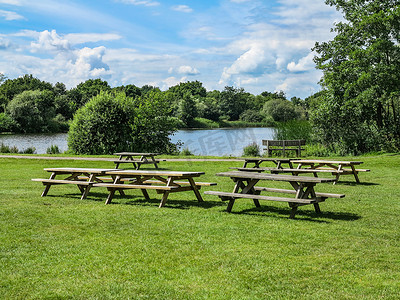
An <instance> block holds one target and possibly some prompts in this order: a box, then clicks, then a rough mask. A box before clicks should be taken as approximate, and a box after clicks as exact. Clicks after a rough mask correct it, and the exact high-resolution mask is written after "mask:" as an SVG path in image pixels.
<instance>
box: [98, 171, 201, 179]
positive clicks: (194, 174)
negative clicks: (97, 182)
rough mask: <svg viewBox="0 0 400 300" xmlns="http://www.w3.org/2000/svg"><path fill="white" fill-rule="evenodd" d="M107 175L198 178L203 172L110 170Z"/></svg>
mask: <svg viewBox="0 0 400 300" xmlns="http://www.w3.org/2000/svg"><path fill="white" fill-rule="evenodd" d="M106 174H107V175H125V176H131V175H139V176H149V175H151V176H168V177H183V176H190V177H198V176H200V175H204V174H205V173H204V172H186V171H184V172H180V171H158V170H157V171H153V170H116V169H110V170H108V171H107V172H106Z"/></svg>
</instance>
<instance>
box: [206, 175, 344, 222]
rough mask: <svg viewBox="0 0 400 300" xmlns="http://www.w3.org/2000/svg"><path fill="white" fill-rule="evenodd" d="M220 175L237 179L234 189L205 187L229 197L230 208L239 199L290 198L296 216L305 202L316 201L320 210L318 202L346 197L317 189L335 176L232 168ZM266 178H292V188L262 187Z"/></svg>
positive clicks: (230, 208) (331, 180)
mask: <svg viewBox="0 0 400 300" xmlns="http://www.w3.org/2000/svg"><path fill="white" fill-rule="evenodd" d="M216 175H217V176H224V177H230V178H231V179H232V180H233V181H234V182H235V187H234V189H233V192H232V193H226V192H220V191H206V192H204V193H205V194H209V195H216V196H219V197H220V198H221V200H223V201H229V204H228V207H227V211H228V212H231V210H232V207H233V205H234V203H235V200H236V199H241V198H244V199H253V201H254V204H255V205H256V207H260V203H259V200H270V201H281V202H287V203H288V204H289V207H290V208H291V213H290V218H291V219H293V218H294V217H295V214H296V212H297V208H298V207H299V206H303V205H309V204H313V205H314V208H315V211H316V212H317V213H320V212H321V210H320V207H319V203H320V202H323V201H325V199H327V198H343V197H344V195H342V194H331V193H317V192H316V191H315V186H316V184H317V183H324V182H333V181H334V180H335V179H334V178H316V177H307V176H292V175H277V174H267V173H255V172H245V171H229V172H222V173H217V174H216ZM263 180H272V181H284V182H289V183H290V185H291V186H292V188H293V189H292V190H288V189H277V188H267V187H260V186H257V184H258V183H259V182H260V181H263ZM261 192H273V193H285V194H292V195H293V194H294V195H295V197H294V198H290V197H275V196H274V197H272V196H264V195H260V193H261Z"/></svg>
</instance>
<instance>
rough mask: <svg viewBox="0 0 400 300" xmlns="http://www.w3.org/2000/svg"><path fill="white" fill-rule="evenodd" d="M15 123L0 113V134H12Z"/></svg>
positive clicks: (6, 115)
mask: <svg viewBox="0 0 400 300" xmlns="http://www.w3.org/2000/svg"><path fill="white" fill-rule="evenodd" d="M15 126H16V123H15V122H14V120H13V119H12V118H11V117H10V116H9V115H8V114H5V113H0V132H12V131H14V128H15Z"/></svg>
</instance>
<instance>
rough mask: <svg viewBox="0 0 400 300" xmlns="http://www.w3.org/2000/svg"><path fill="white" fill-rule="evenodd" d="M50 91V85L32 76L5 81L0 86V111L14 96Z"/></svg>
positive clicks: (51, 87) (51, 89)
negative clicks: (25, 92)
mask: <svg viewBox="0 0 400 300" xmlns="http://www.w3.org/2000/svg"><path fill="white" fill-rule="evenodd" d="M35 90H39V91H52V92H53V86H52V85H51V83H48V82H45V81H41V80H39V79H37V78H35V77H33V76H32V75H27V74H26V75H24V76H22V77H19V78H16V79H7V80H5V81H4V82H3V83H2V84H1V85H0V109H4V108H5V107H6V106H7V104H8V103H9V102H10V101H11V100H12V99H13V98H14V96H16V95H18V94H21V93H22V92H24V91H35Z"/></svg>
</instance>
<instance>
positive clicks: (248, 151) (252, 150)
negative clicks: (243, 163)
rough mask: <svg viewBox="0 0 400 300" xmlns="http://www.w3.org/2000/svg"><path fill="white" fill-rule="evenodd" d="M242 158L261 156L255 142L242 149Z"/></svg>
mask: <svg viewBox="0 0 400 300" xmlns="http://www.w3.org/2000/svg"><path fill="white" fill-rule="evenodd" d="M242 156H261V155H260V146H258V144H257V143H256V142H253V143H251V144H250V145H248V146H246V147H244V148H243V155H242Z"/></svg>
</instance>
